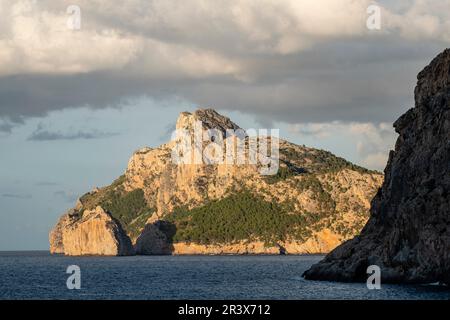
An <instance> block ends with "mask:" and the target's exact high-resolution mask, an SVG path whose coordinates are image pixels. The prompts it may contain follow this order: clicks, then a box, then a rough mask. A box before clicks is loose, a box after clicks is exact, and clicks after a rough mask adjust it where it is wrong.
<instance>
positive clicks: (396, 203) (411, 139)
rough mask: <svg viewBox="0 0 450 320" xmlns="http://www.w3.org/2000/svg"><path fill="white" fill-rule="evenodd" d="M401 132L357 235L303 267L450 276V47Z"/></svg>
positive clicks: (421, 84)
mask: <svg viewBox="0 0 450 320" xmlns="http://www.w3.org/2000/svg"><path fill="white" fill-rule="evenodd" d="M394 127H395V130H396V131H397V132H398V133H399V134H400V136H399V138H398V140H397V143H396V146H395V151H391V153H390V156H389V161H388V164H387V166H386V169H385V181H384V183H383V186H382V188H381V189H380V191H379V192H378V193H377V195H376V197H375V198H374V200H373V201H372V207H371V217H370V220H369V221H368V223H367V225H366V226H365V227H364V229H363V230H362V232H361V234H360V235H359V236H356V237H355V238H354V239H352V240H350V241H348V242H345V243H344V244H342V245H341V246H339V247H338V248H336V249H335V250H334V251H332V252H331V253H330V254H329V255H327V256H326V258H325V259H324V260H323V261H321V262H320V263H318V264H316V265H314V266H313V267H312V268H311V269H310V270H308V271H307V272H305V274H304V276H305V278H307V279H318V280H336V281H365V279H366V278H367V274H366V269H367V266H369V265H378V266H380V267H381V278H382V281H384V282H407V283H426V282H438V281H440V282H444V283H449V282H450V50H449V49H447V50H445V51H444V52H443V53H441V54H439V55H438V56H437V57H436V58H435V59H434V60H433V61H432V62H431V64H430V65H429V66H427V67H426V68H425V69H424V70H423V71H422V72H420V73H419V75H418V82H417V86H416V89H415V107H414V108H412V109H410V110H409V111H408V112H406V113H405V114H404V115H403V116H401V117H400V118H399V119H398V120H397V121H396V122H395V124H394Z"/></svg>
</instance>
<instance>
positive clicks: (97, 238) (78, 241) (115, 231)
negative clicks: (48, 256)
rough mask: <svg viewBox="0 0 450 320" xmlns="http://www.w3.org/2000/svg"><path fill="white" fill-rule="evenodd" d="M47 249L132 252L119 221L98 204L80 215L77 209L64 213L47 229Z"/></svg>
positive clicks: (80, 252) (73, 253)
mask: <svg viewBox="0 0 450 320" xmlns="http://www.w3.org/2000/svg"><path fill="white" fill-rule="evenodd" d="M50 252H51V253H64V254H66V255H70V256H81V255H107V256H122V255H132V254H134V250H133V246H132V244H131V241H130V239H129V238H128V236H127V235H126V233H125V232H124V231H123V229H122V227H121V226H120V223H118V222H117V221H115V219H113V218H112V217H111V215H110V214H108V213H107V212H105V211H104V210H103V209H102V208H101V207H99V206H98V207H96V208H95V209H94V210H85V211H84V212H83V213H82V214H81V215H80V214H79V213H77V211H76V210H71V211H69V212H68V213H67V214H65V215H63V216H62V217H61V219H60V220H59V222H58V223H57V225H56V226H55V228H54V229H53V230H52V231H51V233H50Z"/></svg>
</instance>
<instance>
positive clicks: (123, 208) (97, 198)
mask: <svg viewBox="0 0 450 320" xmlns="http://www.w3.org/2000/svg"><path fill="white" fill-rule="evenodd" d="M123 180H124V177H123V176H122V177H120V178H119V179H117V180H116V181H114V183H113V184H111V185H110V186H108V187H105V188H102V189H99V190H98V191H96V192H90V193H87V194H85V195H84V196H82V197H81V199H80V201H81V203H82V205H83V206H82V210H86V209H87V210H92V209H94V208H95V207H96V206H101V207H102V208H103V209H104V210H106V211H107V212H109V213H110V214H111V215H112V216H113V217H114V218H115V219H117V220H118V221H119V222H120V224H121V225H122V228H124V229H125V231H126V232H127V234H128V235H129V236H130V237H131V238H135V237H137V236H138V235H139V234H140V232H141V231H142V229H143V228H144V226H145V223H146V222H147V220H148V218H149V217H150V216H151V215H152V213H153V212H154V209H152V208H150V207H148V205H147V202H146V201H145V198H144V191H143V190H142V189H136V190H133V191H130V192H125V191H124V190H123V187H122V183H123Z"/></svg>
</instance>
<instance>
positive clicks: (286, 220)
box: [165, 191, 315, 244]
mask: <svg viewBox="0 0 450 320" xmlns="http://www.w3.org/2000/svg"><path fill="white" fill-rule="evenodd" d="M165 220H166V221H168V222H170V223H173V224H174V225H175V227H176V233H175V235H174V237H173V241H174V242H181V241H186V242H195V243H202V244H210V243H231V242H235V241H239V240H262V241H265V242H266V243H267V244H273V243H274V242H276V241H282V240H285V239H286V237H288V236H290V237H291V238H294V239H306V238H308V237H309V236H310V235H311V230H310V229H309V228H308V226H311V224H310V223H311V222H314V220H315V214H311V213H308V212H305V213H303V214H289V213H288V211H287V210H286V208H285V207H284V206H281V205H278V204H276V203H274V202H268V201H265V200H264V199H263V198H262V197H259V196H255V195H253V194H251V193H250V192H249V191H244V192H241V193H238V194H233V195H230V196H228V197H226V198H223V199H220V200H215V201H211V202H209V203H207V204H206V205H204V206H201V207H197V208H194V209H191V210H188V209H185V208H178V209H177V210H175V211H174V212H173V213H172V214H170V215H168V216H167V217H166V218H165Z"/></svg>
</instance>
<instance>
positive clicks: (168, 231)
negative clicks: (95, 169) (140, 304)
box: [50, 109, 383, 255]
mask: <svg viewBox="0 0 450 320" xmlns="http://www.w3.org/2000/svg"><path fill="white" fill-rule="evenodd" d="M199 124H200V129H201V130H202V131H206V130H209V129H214V130H215V131H216V132H219V133H221V134H223V135H224V134H226V133H227V131H230V130H231V131H234V132H236V131H239V130H240V129H241V128H240V127H239V126H238V125H237V124H235V123H234V122H233V121H231V120H230V119H229V118H227V117H225V116H223V115H221V114H219V113H217V112H216V111H215V110H212V109H199V110H197V111H195V112H192V113H190V112H183V113H181V114H180V115H179V117H178V120H177V125H176V129H177V130H184V131H186V132H187V136H188V137H190V138H191V137H192V136H193V135H194V134H195V128H196V126H198V125H199ZM179 139H180V138H179V137H173V138H172V139H171V140H170V141H169V142H168V143H166V144H163V145H161V146H159V147H156V148H149V147H146V148H142V149H140V150H138V151H136V152H135V153H134V154H133V155H132V157H131V159H130V160H129V163H128V166H127V169H126V171H125V173H124V175H122V176H121V177H119V178H118V179H116V181H114V182H113V183H112V184H111V185H109V186H106V187H102V188H95V189H94V190H93V191H91V192H89V193H86V194H85V195H83V196H82V197H81V198H80V200H79V202H78V204H77V206H76V207H75V208H73V209H71V210H70V211H69V212H68V213H67V214H66V215H64V216H63V217H62V218H61V219H60V221H59V222H58V223H57V225H56V226H55V228H54V229H53V230H52V232H51V234H50V244H51V251H52V252H53V253H65V254H71V255H73V254H75V255H79V254H80V255H83V254H108V255H122V254H130V253H132V250H130V248H129V247H128V245H127V244H126V243H128V240H126V239H129V241H131V243H132V245H133V247H134V248H133V249H134V252H135V253H136V254H279V253H287V254H298V253H326V252H329V251H330V250H331V249H333V248H335V247H336V246H337V245H339V244H340V243H342V242H343V241H345V240H347V239H349V238H351V237H353V236H355V235H356V234H357V233H359V232H360V231H361V228H362V226H363V225H364V224H365V223H366V221H367V219H368V216H369V207H370V201H371V200H372V198H373V196H374V195H375V194H376V192H377V190H378V188H379V187H380V186H381V183H382V179H383V177H382V175H381V174H380V173H379V172H376V171H370V170H367V169H365V168H361V167H358V166H356V165H353V164H352V163H350V162H348V161H346V160H344V159H342V158H339V157H336V156H335V155H333V154H331V153H330V152H327V151H324V150H319V149H314V148H311V147H306V146H301V145H296V144H294V143H291V142H288V141H285V140H283V139H278V140H277V141H278V145H279V170H278V171H277V173H276V174H275V175H272V176H266V175H262V174H261V172H260V164H254V163H250V162H249V161H247V162H245V163H243V164H231V165H230V164H228V163H226V162H224V163H217V164H207V163H182V164H177V163H174V161H173V158H172V156H173V150H174V148H175V146H176V145H177V144H178V143H179V142H180V141H179ZM243 139H244V141H245V143H246V146H247V145H250V143H249V142H248V141H249V136H248V135H246V134H245V133H244V134H243ZM261 141H262V140H258V141H257V146H258V149H259V146H260V145H261V144H260V143H261ZM211 142H212V141H208V140H203V141H201V143H200V146H198V145H197V146H194V147H199V148H200V149H203V148H204V147H205V146H207V145H208V144H209V143H211ZM214 143H217V140H214ZM271 144H272V141H271ZM226 146H227V145H226V143H225V144H224V146H223V147H224V152H226ZM258 152H260V151H259V150H258ZM232 160H233V161H234V160H235V158H232ZM236 163H237V162H236ZM98 206H100V207H101V208H102V210H103V211H104V214H100V217H103V218H102V219H100V220H96V219H95V214H94V212H96V210H97V207H98ZM205 212H206V213H207V214H206V215H204V214H205ZM202 215H203V216H202ZM108 217H109V218H108ZM108 219H110V220H108ZM110 226H113V227H112V228H111V227H110ZM113 230H115V231H114V232H113ZM120 230H122V231H123V232H122V231H120ZM102 239H103V240H102ZM120 239H122V240H120ZM124 239H125V240H124Z"/></svg>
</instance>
